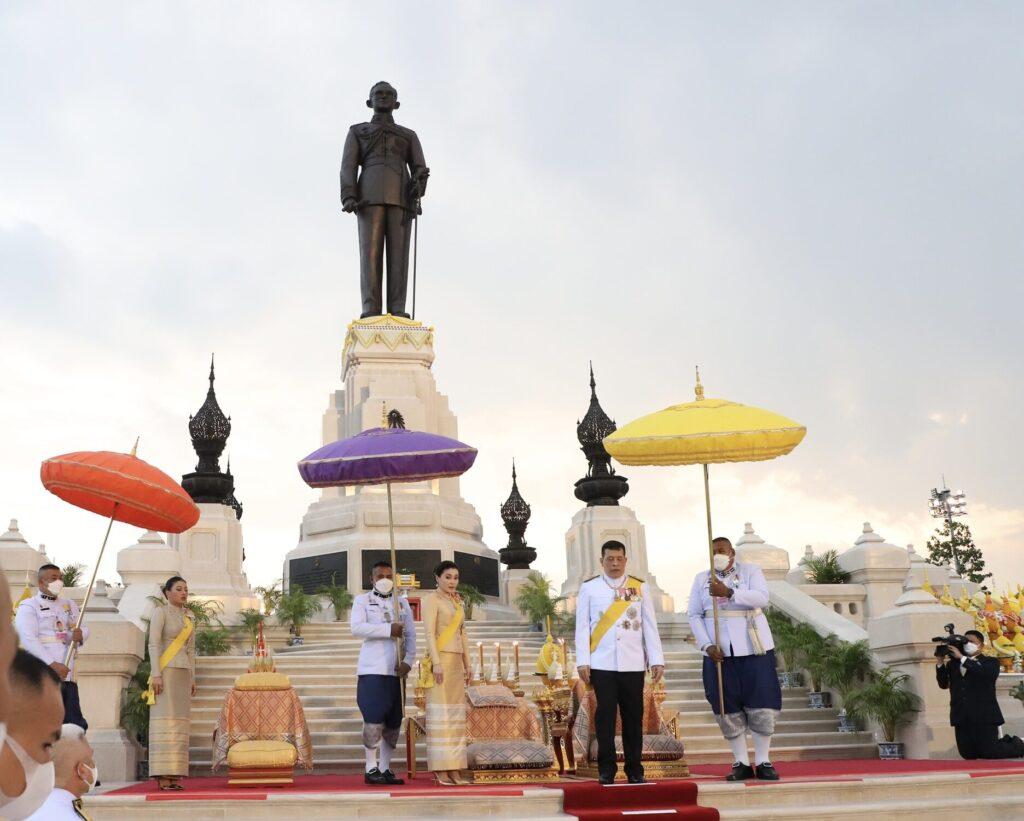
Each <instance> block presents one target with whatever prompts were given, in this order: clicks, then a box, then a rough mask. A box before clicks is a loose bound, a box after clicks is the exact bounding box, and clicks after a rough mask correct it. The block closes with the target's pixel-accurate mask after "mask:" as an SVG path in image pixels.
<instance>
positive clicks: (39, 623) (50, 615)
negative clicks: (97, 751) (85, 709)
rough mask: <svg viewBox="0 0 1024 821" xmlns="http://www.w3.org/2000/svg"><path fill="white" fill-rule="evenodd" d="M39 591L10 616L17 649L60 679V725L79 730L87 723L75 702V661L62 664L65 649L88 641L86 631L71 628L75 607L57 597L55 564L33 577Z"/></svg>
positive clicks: (59, 584) (58, 578)
mask: <svg viewBox="0 0 1024 821" xmlns="http://www.w3.org/2000/svg"><path fill="white" fill-rule="evenodd" d="M37 580H38V584H39V592H38V593H36V595H34V596H32V597H31V598H29V599H25V601H23V602H22V603H21V604H19V605H18V612H17V613H16V614H15V617H14V629H15V630H17V631H18V640H19V642H20V643H21V646H22V647H24V648H25V649H26V650H27V651H28V652H29V653H31V654H32V655H33V656H35V657H36V658H37V659H40V660H42V661H44V662H46V664H48V665H49V666H50V667H52V668H53V670H54V672H56V673H57V675H58V676H60V678H61V682H62V683H61V687H60V691H61V696H62V697H63V699H64V723H65V724H76V725H78V726H79V727H81V728H82V729H83V730H88V729H89V723H88V722H87V721H86V720H85V716H83V715H82V706H81V704H80V703H79V699H78V684H76V683H75V680H74V670H75V659H74V657H72V659H71V664H70V665H69V666H65V665H64V659H65V657H66V656H67V651H68V647H70V646H71V644H72V643H74V644H77V645H78V646H81V645H82V644H83V643H85V640H86V639H88V638H89V628H88V627H84V626H83V627H82V629H81V630H79V629H76V628H75V624H77V623H78V605H77V604H75V603H74V602H73V601H71V599H66V598H63V597H62V596H61V593H62V592H63V590H64V582H63V581H61V571H60V568H59V567H57V565H55V564H44V565H43V566H42V567H40V568H39V575H38V576H37Z"/></svg>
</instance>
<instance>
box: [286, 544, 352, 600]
mask: <svg viewBox="0 0 1024 821" xmlns="http://www.w3.org/2000/svg"><path fill="white" fill-rule="evenodd" d="M332 577H333V582H334V584H336V585H338V586H339V587H345V586H346V585H347V584H348V553H346V552H345V551H344V550H343V551H341V552H340V553H325V554H324V555H322V556H307V557H306V558H304V559H292V560H291V561H290V562H288V587H289V589H290V590H294V589H295V588H296V587H301V588H302V589H303V591H305V592H306V593H309V594H311V595H315V594H316V591H317V590H319V589H320V588H321V587H322V586H323V585H325V584H331V582H332Z"/></svg>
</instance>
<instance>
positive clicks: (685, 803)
mask: <svg viewBox="0 0 1024 821" xmlns="http://www.w3.org/2000/svg"><path fill="white" fill-rule="evenodd" d="M557 788H558V789H560V790H562V791H563V793H564V795H565V798H564V800H563V804H562V809H563V811H564V812H566V813H568V814H569V815H575V816H576V817H577V818H579V819H581V821H610V820H611V819H619V821H622V820H623V819H630V818H637V817H639V816H640V815H641V814H642V817H643V818H644V819H647V818H651V819H657V818H659V817H664V818H671V819H673V821H717V819H718V810H716V809H714V808H712V807H700V806H698V805H697V785H696V784H695V783H693V782H692V781H685V780H674V781H656V782H648V783H647V784H609V785H607V786H605V785H603V784H599V783H598V782H596V781H583V782H579V783H575V784H559V785H558V787H557ZM659 810H663V811H664V812H658V811H659Z"/></svg>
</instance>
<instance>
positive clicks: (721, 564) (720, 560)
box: [712, 553, 732, 573]
mask: <svg viewBox="0 0 1024 821" xmlns="http://www.w3.org/2000/svg"><path fill="white" fill-rule="evenodd" d="M712 561H713V562H714V563H715V570H717V571H718V572H719V573H724V572H725V570H726V568H727V567H728V566H729V562H731V561H732V557H731V556H725V555H723V554H721V553H716V554H715V557H714V559H712Z"/></svg>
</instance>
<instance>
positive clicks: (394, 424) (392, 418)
mask: <svg viewBox="0 0 1024 821" xmlns="http://www.w3.org/2000/svg"><path fill="white" fill-rule="evenodd" d="M387 426H388V427H389V428H392V429H393V428H401V429H402V430H405V417H404V416H402V414H401V412H399V411H397V410H392V411H388V425H387Z"/></svg>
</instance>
